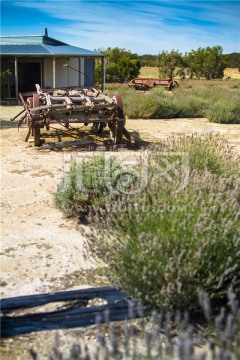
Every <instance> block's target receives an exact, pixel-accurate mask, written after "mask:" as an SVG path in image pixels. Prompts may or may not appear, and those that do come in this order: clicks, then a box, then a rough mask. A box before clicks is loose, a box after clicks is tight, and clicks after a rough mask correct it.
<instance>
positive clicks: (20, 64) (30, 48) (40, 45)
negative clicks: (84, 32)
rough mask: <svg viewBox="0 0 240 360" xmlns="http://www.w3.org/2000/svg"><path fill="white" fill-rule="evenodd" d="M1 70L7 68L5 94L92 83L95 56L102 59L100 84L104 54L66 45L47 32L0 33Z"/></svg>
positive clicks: (8, 95) (103, 69) (9, 95)
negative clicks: (15, 34)
mask: <svg viewBox="0 0 240 360" xmlns="http://www.w3.org/2000/svg"><path fill="white" fill-rule="evenodd" d="M0 45H1V72H3V71H5V70H7V69H10V71H11V74H12V75H11V78H10V79H9V81H8V84H7V91H6V94H7V97H9V98H18V93H19V92H25V91H33V90H35V84H37V83H38V84H40V85H41V87H42V88H56V87H69V86H80V87H83V86H93V85H94V82H95V76H94V63H95V59H96V58H98V59H101V61H102V72H103V76H102V79H103V80H102V87H103V90H104V86H105V84H104V82H105V65H104V63H105V61H104V59H105V57H104V55H103V54H101V53H98V52H95V51H90V50H86V49H82V48H78V47H75V46H71V45H68V44H66V43H63V42H61V41H58V40H56V39H53V38H51V37H49V36H48V31H47V29H45V34H44V35H42V36H1V37H0Z"/></svg>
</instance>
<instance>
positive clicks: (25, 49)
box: [1, 45, 49, 55]
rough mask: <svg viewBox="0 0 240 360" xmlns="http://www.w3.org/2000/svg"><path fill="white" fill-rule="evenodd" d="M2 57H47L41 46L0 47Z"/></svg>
mask: <svg viewBox="0 0 240 360" xmlns="http://www.w3.org/2000/svg"><path fill="white" fill-rule="evenodd" d="M1 54H2V55H48V54H49V51H48V50H47V49H45V48H44V46H42V45H1Z"/></svg>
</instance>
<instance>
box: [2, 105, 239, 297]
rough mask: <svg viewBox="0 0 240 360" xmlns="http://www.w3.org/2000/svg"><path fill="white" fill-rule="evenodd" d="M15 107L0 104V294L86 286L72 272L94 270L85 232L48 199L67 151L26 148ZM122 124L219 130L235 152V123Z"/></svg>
mask: <svg viewBox="0 0 240 360" xmlns="http://www.w3.org/2000/svg"><path fill="white" fill-rule="evenodd" d="M19 109H21V107H17V106H11V107H7V106H5V107H1V119H2V127H1V155H2V159H1V170H2V171H1V235H2V236H1V238H2V240H1V275H2V278H1V279H2V280H1V297H10V296H17V295H23V294H26V295H27V294H34V293H40V292H46V291H50V290H52V289H58V290H60V289H64V288H74V287H78V288H79V287H85V286H89V285H91V284H89V283H88V282H87V280H82V282H81V283H79V282H78V280H76V276H75V275H76V272H77V273H78V275H79V276H80V275H81V272H83V273H84V271H86V270H91V269H94V268H95V266H96V261H95V260H94V259H93V258H92V257H91V255H90V254H87V252H86V251H85V249H86V246H85V237H84V235H83V234H82V233H81V231H79V227H78V229H77V228H76V222H75V221H73V220H71V219H69V220H66V218H65V217H64V215H63V214H62V213H61V212H60V211H58V210H56V209H55V208H54V206H53V203H52V199H53V197H52V194H53V192H54V191H56V188H57V184H58V183H59V180H60V178H61V177H62V175H63V173H64V169H65V162H64V161H65V160H66V153H64V152H62V151H50V150H44V151H39V150H38V149H36V148H33V147H29V144H28V143H25V142H24V138H25V136H26V132H27V129H24V128H22V129H20V131H19V132H18V131H17V123H16V122H10V121H9V119H10V118H11V116H14V115H15V114H16V113H17V112H18V110H19ZM127 128H128V129H129V131H130V132H131V133H132V134H133V135H136V134H137V136H138V137H139V136H140V138H141V139H143V140H147V141H153V140H154V138H163V137H166V136H169V135H171V134H175V135H176V134H177V135H179V134H183V133H193V132H219V133H220V134H222V135H223V136H224V137H225V138H228V139H229V141H230V142H231V143H232V144H233V146H234V147H235V149H236V151H239V152H240V125H220V124H213V123H209V122H208V121H207V120H206V119H177V120H176V119H175V120H129V121H128V122H127ZM80 156H86V152H82V155H81V153H80ZM80 230H81V228H80Z"/></svg>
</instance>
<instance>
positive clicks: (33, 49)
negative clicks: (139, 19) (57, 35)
mask: <svg viewBox="0 0 240 360" xmlns="http://www.w3.org/2000/svg"><path fill="white" fill-rule="evenodd" d="M0 45H1V55H23V56H27V55H42V56H50V55H56V56H58V55H69V56H71V55H75V56H76V55H78V56H94V57H95V56H104V55H103V54H101V53H99V52H97V51H91V50H87V49H82V48H78V47H76V46H71V45H68V44H65V43H63V42H61V41H58V40H55V39H52V38H50V37H48V36H45V35H44V36H2V37H0Z"/></svg>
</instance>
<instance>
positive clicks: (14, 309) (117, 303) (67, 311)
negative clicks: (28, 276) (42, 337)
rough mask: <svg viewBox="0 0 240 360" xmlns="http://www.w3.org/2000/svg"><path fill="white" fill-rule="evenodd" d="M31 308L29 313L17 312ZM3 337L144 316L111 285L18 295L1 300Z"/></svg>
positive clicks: (123, 294)
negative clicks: (98, 301) (48, 308)
mask: <svg viewBox="0 0 240 360" xmlns="http://www.w3.org/2000/svg"><path fill="white" fill-rule="evenodd" d="M93 299H103V300H105V301H104V305H99V306H89V305H88V302H89V300H93ZM58 302H60V303H61V307H60V308H59V309H57V310H56V311H50V312H41V311H40V312H37V313H31V308H36V307H39V306H43V305H46V304H49V303H58ZM63 302H66V304H65V306H63V305H62V303H63ZM26 309H29V313H27V314H24V315H18V312H19V311H20V312H21V311H22V312H23V311H25V312H26ZM1 313H2V317H1V337H2V338H6V337H12V336H17V335H23V334H28V333H31V332H36V331H45V330H57V329H70V328H78V327H79V328H80V327H86V326H90V325H94V324H96V323H104V322H107V321H110V322H112V321H122V320H129V319H133V318H139V317H141V316H143V314H142V307H141V304H140V303H139V302H137V301H135V300H132V299H130V298H129V297H128V296H127V295H126V294H125V293H124V292H122V291H120V290H118V289H116V288H114V287H111V286H107V287H101V288H90V289H84V290H74V291H63V292H57V293H47V294H40V295H30V296H18V297H13V298H6V299H2V300H1Z"/></svg>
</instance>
